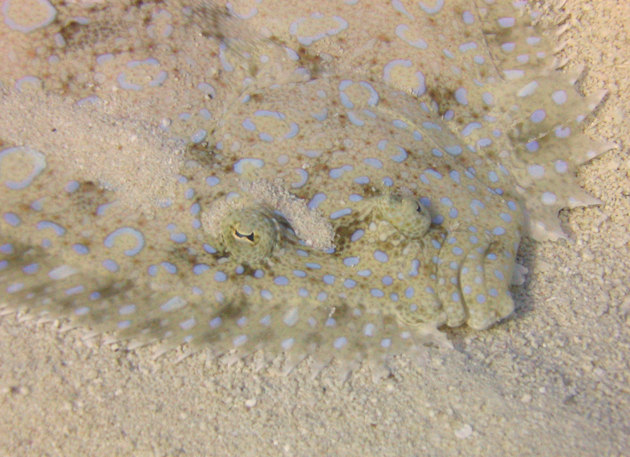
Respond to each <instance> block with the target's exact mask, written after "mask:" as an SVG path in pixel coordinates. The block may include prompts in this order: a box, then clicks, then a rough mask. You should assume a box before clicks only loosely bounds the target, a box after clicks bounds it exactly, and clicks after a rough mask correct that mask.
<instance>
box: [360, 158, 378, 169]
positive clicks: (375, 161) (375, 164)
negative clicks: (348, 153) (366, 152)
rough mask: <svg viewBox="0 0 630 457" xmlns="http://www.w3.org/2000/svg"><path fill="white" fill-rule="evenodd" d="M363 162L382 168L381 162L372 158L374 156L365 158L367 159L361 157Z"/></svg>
mask: <svg viewBox="0 0 630 457" xmlns="http://www.w3.org/2000/svg"><path fill="white" fill-rule="evenodd" d="M363 163H365V164H366V165H371V166H373V167H374V168H379V169H380V168H383V162H381V161H380V160H378V159H374V158H371V157H370V158H367V159H363Z"/></svg>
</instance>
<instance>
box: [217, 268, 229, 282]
mask: <svg viewBox="0 0 630 457" xmlns="http://www.w3.org/2000/svg"><path fill="white" fill-rule="evenodd" d="M214 280H215V281H217V282H224V281H227V275H226V274H225V273H223V272H222V271H217V272H216V273H215V274H214Z"/></svg>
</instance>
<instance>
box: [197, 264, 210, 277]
mask: <svg viewBox="0 0 630 457" xmlns="http://www.w3.org/2000/svg"><path fill="white" fill-rule="evenodd" d="M209 269H210V267H209V266H208V265H206V264H205V263H200V264H197V265H195V266H194V267H193V273H195V274H196V275H200V274H202V273H203V272H205V271H208V270H209Z"/></svg>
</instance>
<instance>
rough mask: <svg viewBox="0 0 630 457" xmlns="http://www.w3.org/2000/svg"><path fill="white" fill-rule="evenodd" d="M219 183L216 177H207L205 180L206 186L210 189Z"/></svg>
mask: <svg viewBox="0 0 630 457" xmlns="http://www.w3.org/2000/svg"><path fill="white" fill-rule="evenodd" d="M220 182H221V180H220V179H219V178H217V177H216V176H209V177H207V178H206V184H208V185H209V186H210V187H213V186H216V185H217V184H219V183H220Z"/></svg>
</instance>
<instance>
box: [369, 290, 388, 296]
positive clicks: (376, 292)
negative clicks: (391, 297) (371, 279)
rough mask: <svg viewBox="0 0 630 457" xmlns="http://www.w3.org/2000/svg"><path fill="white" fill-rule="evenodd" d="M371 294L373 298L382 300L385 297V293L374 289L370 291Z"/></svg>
mask: <svg viewBox="0 0 630 457" xmlns="http://www.w3.org/2000/svg"><path fill="white" fill-rule="evenodd" d="M370 293H371V294H372V296H373V297H376V298H382V297H384V296H385V294H384V293H383V291H382V290H381V289H372V290H370Z"/></svg>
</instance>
